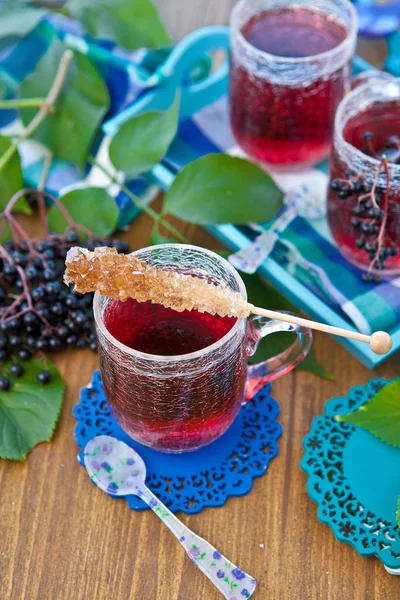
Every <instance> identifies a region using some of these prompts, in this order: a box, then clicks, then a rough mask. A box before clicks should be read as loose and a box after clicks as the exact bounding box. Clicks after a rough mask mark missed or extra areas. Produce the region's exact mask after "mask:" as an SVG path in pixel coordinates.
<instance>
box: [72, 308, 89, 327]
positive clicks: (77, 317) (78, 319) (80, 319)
mask: <svg viewBox="0 0 400 600" xmlns="http://www.w3.org/2000/svg"><path fill="white" fill-rule="evenodd" d="M72 320H73V322H74V323H75V324H76V325H83V324H84V323H85V322H86V315H85V313H84V312H83V311H82V310H77V311H76V312H74V313H73V314H72Z"/></svg>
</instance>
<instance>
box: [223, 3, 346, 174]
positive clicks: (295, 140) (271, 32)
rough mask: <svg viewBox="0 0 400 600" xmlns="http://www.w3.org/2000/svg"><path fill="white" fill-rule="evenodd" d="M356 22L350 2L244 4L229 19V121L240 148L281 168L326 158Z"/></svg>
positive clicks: (344, 83) (344, 85)
mask: <svg viewBox="0 0 400 600" xmlns="http://www.w3.org/2000/svg"><path fill="white" fill-rule="evenodd" d="M356 35H357V20H356V13H355V10H354V7H353V6H352V4H351V2H350V1H349V0H297V1H295V2H294V1H293V0H241V1H240V2H239V3H238V4H237V5H236V6H235V8H234V9H233V11H232V16H231V68H230V91H229V99H230V119H231V125H232V130H233V134H234V136H235V138H236V140H237V142H238V144H239V145H240V146H241V148H242V149H243V150H244V151H245V152H246V153H247V154H248V155H249V156H250V157H252V158H254V159H255V160H256V161H258V162H261V163H265V164H267V165H270V166H271V167H275V168H280V169H287V170H291V169H301V168H305V167H308V166H311V165H315V164H316V163H318V162H319V161H321V160H323V159H324V158H326V157H327V156H328V155H329V151H330V148H331V144H332V136H333V123H334V117H335V112H336V109H337V106H338V104H339V102H340V100H341V99H342V97H343V96H344V94H345V93H346V92H347V91H348V90H349V89H350V84H351V71H352V70H351V58H352V55H353V53H354V48H355V43H356Z"/></svg>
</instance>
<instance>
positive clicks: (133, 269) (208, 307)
mask: <svg viewBox="0 0 400 600" xmlns="http://www.w3.org/2000/svg"><path fill="white" fill-rule="evenodd" d="M65 264H66V271H65V275H64V281H65V282H66V283H67V284H71V283H72V284H74V289H75V291H77V292H80V293H82V294H85V293H87V292H93V291H98V292H100V293H101V294H102V295H103V296H108V297H109V298H112V299H118V300H122V301H124V300H127V299H128V298H133V299H135V300H136V301H137V302H147V301H151V302H153V303H154V304H162V305H163V306H165V307H166V308H172V309H173V310H176V311H178V312H182V311H183V310H197V311H199V312H208V313H211V314H218V315H220V316H222V317H225V316H228V317H237V318H246V317H248V316H249V315H250V314H254V315H260V316H263V317H268V318H270V319H277V320H278V321H285V322H286V323H293V324H294V325H301V326H304V327H309V328H311V329H316V330H318V331H323V332H325V333H330V334H332V335H338V336H341V337H346V338H350V339H353V340H357V341H359V342H366V343H368V344H369V345H370V348H371V350H372V351H373V352H375V353H376V354H387V353H388V352H389V351H390V350H391V348H392V338H391V337H390V335H389V334H388V333H386V332H384V331H376V332H375V333H373V334H372V335H365V334H363V333H359V332H357V331H351V330H348V329H341V328H339V327H333V326H332V325H325V324H324V323H318V322H317V321H310V320H309V319H303V318H301V317H297V316H295V315H290V314H286V313H280V312H276V311H274V310H268V309H266V308H259V307H257V306H254V305H253V304H250V303H249V302H247V301H246V300H245V299H244V298H243V297H242V296H241V294H239V293H238V292H233V291H231V290H230V289H229V288H228V287H227V286H226V285H225V284H223V283H221V284H220V285H214V284H211V283H209V282H208V281H207V280H206V279H201V278H199V277H193V276H191V275H184V274H182V273H179V272H177V271H170V270H165V269H159V268H156V267H153V266H152V265H149V264H147V263H145V262H142V261H140V260H139V259H137V258H136V257H135V256H132V255H126V254H118V253H117V251H116V249H115V248H96V249H95V250H94V252H90V251H89V250H86V249H85V248H71V250H69V252H68V255H67V259H66V261H65Z"/></svg>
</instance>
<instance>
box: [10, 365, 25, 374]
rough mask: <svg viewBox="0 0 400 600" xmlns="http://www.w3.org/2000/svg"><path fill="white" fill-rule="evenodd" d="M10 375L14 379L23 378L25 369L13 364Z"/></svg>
mask: <svg viewBox="0 0 400 600" xmlns="http://www.w3.org/2000/svg"><path fill="white" fill-rule="evenodd" d="M10 373H11V375H12V376H13V377H22V375H23V374H24V373H25V369H24V367H23V366H22V365H20V364H18V363H13V364H12V365H11V367H10Z"/></svg>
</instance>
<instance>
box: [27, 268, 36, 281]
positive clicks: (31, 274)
mask: <svg viewBox="0 0 400 600" xmlns="http://www.w3.org/2000/svg"><path fill="white" fill-rule="evenodd" d="M25 275H26V278H27V280H28V281H33V280H34V279H36V278H37V276H38V270H37V269H36V268H35V267H27V268H26V269H25Z"/></svg>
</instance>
